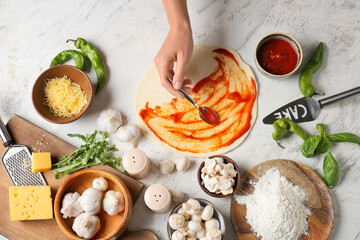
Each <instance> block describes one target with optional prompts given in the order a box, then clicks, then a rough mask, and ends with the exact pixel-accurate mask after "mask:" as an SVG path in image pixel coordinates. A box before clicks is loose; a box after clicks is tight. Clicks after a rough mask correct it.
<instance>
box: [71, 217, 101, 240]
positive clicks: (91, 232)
mask: <svg viewBox="0 0 360 240" xmlns="http://www.w3.org/2000/svg"><path fill="white" fill-rule="evenodd" d="M72 229H73V230H74V231H75V233H76V234H77V235H78V236H79V237H81V238H85V239H89V238H92V237H94V236H95V234H96V233H97V232H98V231H99V230H100V219H99V217H98V216H96V215H91V214H88V213H81V214H80V215H79V216H77V217H76V218H75V220H74V223H73V225H72Z"/></svg>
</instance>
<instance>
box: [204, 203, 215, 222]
mask: <svg viewBox="0 0 360 240" xmlns="http://www.w3.org/2000/svg"><path fill="white" fill-rule="evenodd" d="M213 214H214V208H213V207H212V206H211V205H207V206H206V207H205V208H204V210H203V212H202V214H201V218H202V219H203V220H205V221H208V220H210V219H211V218H212V216H213Z"/></svg>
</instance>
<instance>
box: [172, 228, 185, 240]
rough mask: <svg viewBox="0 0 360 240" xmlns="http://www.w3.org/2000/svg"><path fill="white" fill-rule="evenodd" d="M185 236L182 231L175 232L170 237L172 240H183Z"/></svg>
mask: <svg viewBox="0 0 360 240" xmlns="http://www.w3.org/2000/svg"><path fill="white" fill-rule="evenodd" d="M186 236H187V233H186V232H185V231H184V230H176V231H175V232H173V234H172V235H171V239H172V240H185V239H186Z"/></svg>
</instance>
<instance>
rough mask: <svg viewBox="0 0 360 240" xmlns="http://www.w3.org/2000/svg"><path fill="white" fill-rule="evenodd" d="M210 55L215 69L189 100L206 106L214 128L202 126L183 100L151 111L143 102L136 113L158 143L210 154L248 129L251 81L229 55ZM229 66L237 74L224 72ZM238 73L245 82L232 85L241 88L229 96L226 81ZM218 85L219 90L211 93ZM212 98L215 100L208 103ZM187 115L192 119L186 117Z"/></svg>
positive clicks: (252, 95)
mask: <svg viewBox="0 0 360 240" xmlns="http://www.w3.org/2000/svg"><path fill="white" fill-rule="evenodd" d="M214 52H216V53H218V54H219V55H220V56H219V57H214V59H215V60H216V61H217V62H218V66H217V67H216V68H215V69H214V72H212V73H211V74H210V75H209V76H207V77H205V78H203V79H202V80H200V81H199V82H198V83H197V84H196V85H195V86H194V87H193V89H192V90H193V93H192V94H191V96H192V97H193V98H194V99H195V100H196V101H200V100H201V101H202V104H201V105H202V106H208V107H209V108H211V110H214V111H215V112H216V114H217V115H218V116H219V118H220V122H219V123H218V124H217V125H209V124H206V123H203V121H202V120H201V119H200V117H199V112H198V110H197V109H196V108H195V107H194V106H192V105H191V104H190V103H189V102H188V101H187V100H186V99H183V100H180V99H177V98H173V99H172V100H171V101H170V102H169V103H163V104H162V105H160V106H154V107H152V108H151V107H149V102H147V103H146V105H145V106H144V108H143V109H141V110H140V112H139V115H140V117H141V118H142V120H143V121H144V123H145V124H146V125H147V126H148V128H149V129H150V130H151V131H152V132H153V133H154V135H155V136H156V137H157V138H158V139H159V140H160V141H162V142H164V143H166V144H168V145H169V146H171V147H173V148H175V149H177V150H179V151H183V152H191V153H203V152H214V151H216V150H219V149H220V148H223V147H226V146H229V145H231V144H232V143H233V142H235V141H236V140H237V139H239V138H240V137H242V136H243V135H244V134H245V133H246V132H247V131H248V130H249V129H250V127H251V120H252V110H253V107H254V104H255V101H256V96H257V90H256V83H255V81H254V80H253V79H251V80H250V81H249V80H248V79H247V77H246V74H245V72H244V70H243V69H241V68H240V66H239V63H238V62H237V61H236V58H235V57H234V56H233V55H232V54H231V53H230V52H229V51H227V50H225V49H216V50H214ZM229 59H231V60H229ZM230 62H233V63H235V66H233V67H232V69H233V70H237V71H230V72H227V71H226V69H227V64H230ZM240 71H241V72H242V73H243V74H244V76H245V77H246V78H244V79H243V78H241V80H238V82H237V83H236V84H239V85H241V88H239V90H238V91H231V92H230V79H233V74H239V72H240ZM218 85H221V86H223V87H221V89H218V90H216V91H215V89H217V86H218ZM202 90H206V91H203V92H202ZM223 90H225V91H223ZM214 98H215V99H217V100H216V101H212V100H213V99H214ZM188 106H190V107H188ZM189 113H190V116H193V117H189V115H188V114H189ZM203 114H209V116H207V118H209V120H210V121H214V122H215V121H216V122H217V121H218V119H217V117H216V116H214V115H213V114H211V112H210V111H204V112H203ZM186 116H187V117H186ZM154 120H155V121H154ZM159 125H160V127H159ZM157 129H159V130H157ZM203 133H204V134H203ZM225 136H226V137H225ZM182 143H188V144H187V145H183V144H182Z"/></svg>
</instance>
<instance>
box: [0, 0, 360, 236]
mask: <svg viewBox="0 0 360 240" xmlns="http://www.w3.org/2000/svg"><path fill="white" fill-rule="evenodd" d="M189 11H190V15H191V20H192V26H193V32H194V41H195V43H197V44H211V45H225V46H229V47H232V48H234V49H236V50H237V51H238V52H239V53H240V55H241V56H242V58H243V59H244V61H245V62H247V63H248V64H250V65H251V66H252V67H253V68H255V64H254V56H253V55H254V49H255V46H256V44H257V42H258V41H259V40H260V39H261V38H262V37H263V36H264V35H266V34H268V33H271V32H278V31H280V32H285V33H288V34H290V35H293V36H294V37H295V38H296V39H297V40H298V41H299V43H300V44H301V46H302V48H303V52H304V60H305V61H306V60H308V59H309V57H310V55H311V53H312V51H313V49H315V47H316V46H317V44H318V42H319V41H323V42H324V43H325V46H326V48H325V59H324V64H323V67H322V68H321V69H320V70H319V72H318V73H316V76H315V78H314V84H315V85H316V86H317V87H318V88H319V89H321V90H323V91H324V92H325V93H326V94H327V95H328V96H329V95H331V94H335V93H338V92H340V91H343V90H347V89H350V88H353V87H356V86H357V85H359V82H360V81H359V76H360V68H359V60H358V55H359V51H360V14H359V12H360V3H359V1H358V0H342V1H339V0H329V1H320V0H304V1H291V0H289V1H286V0H277V1H260V0H252V1H251V0H241V1H238V0H224V1H216V0H209V1H194V0H193V1H190V0H189ZM167 30H168V25H167V19H166V17H165V14H164V10H163V6H162V3H161V1H159V0H143V1H135V0H132V1H129V0H111V1H110V0H109V1H95V0H93V1H85V0H81V1H70V0H66V1H55V0H50V1H40V0H39V1H25V0H23V1H10V0H8V1H6V0H5V1H4V0H1V1H0V53H1V58H0V72H1V78H0V86H1V88H0V116H1V117H2V118H3V120H4V121H5V122H6V121H7V120H8V119H9V117H10V116H11V114H12V113H16V114H18V115H20V116H22V117H24V118H26V119H28V120H30V121H31V122H33V123H35V124H37V125H39V126H41V127H43V128H44V129H46V130H48V131H50V132H52V133H54V134H55V135H57V136H59V137H61V138H63V139H65V140H67V141H69V142H70V143H72V144H75V145H77V146H78V145H79V142H78V141H76V140H73V139H69V138H68V137H67V136H66V134H67V133H70V132H80V133H89V132H93V131H94V130H95V129H96V122H95V120H96V117H97V115H98V114H99V112H100V111H101V110H102V109H104V108H108V107H116V108H118V109H120V111H121V112H122V113H123V114H124V115H125V116H126V122H128V123H135V113H134V111H133V104H134V96H135V90H136V86H137V82H138V81H139V79H140V78H141V76H142V74H143V73H144V72H145V70H146V69H147V68H148V67H149V65H150V64H151V63H152V61H153V58H154V56H155V55H156V53H157V51H158V49H159V48H160V46H161V44H162V41H163V39H164V38H165V36H166V33H167ZM78 36H81V37H84V38H86V39H87V40H89V41H90V42H92V43H93V44H94V45H95V46H96V47H97V48H98V49H99V50H100V51H101V53H102V54H103V55H104V57H105V60H106V64H107V67H108V69H109V82H108V84H107V85H106V87H105V89H104V90H103V91H102V92H101V94H100V95H99V96H96V97H95V99H94V102H93V104H92V106H91V108H90V110H89V112H88V113H87V114H86V115H85V116H84V117H83V118H82V119H80V120H78V121H76V122H74V123H70V124H67V125H55V124H52V123H49V122H46V121H45V120H43V119H42V118H40V117H39V116H38V115H37V114H36V112H35V110H34V108H33V106H32V103H31V89H32V85H33V83H34V81H35V79H36V77H37V76H38V75H39V74H40V73H41V72H42V71H43V70H45V69H46V68H47V67H48V65H49V64H50V61H51V60H52V58H53V57H54V56H55V55H56V54H57V53H59V52H60V51H62V50H64V49H67V48H73V46H72V45H71V44H70V43H69V44H66V43H65V40H66V39H68V38H76V37H78ZM254 71H255V73H256V75H257V78H258V83H259V89H258V90H259V115H258V120H257V121H256V123H255V126H254V128H253V130H252V131H251V133H250V135H249V136H248V138H247V139H246V140H245V142H244V143H243V144H242V145H241V146H240V147H238V148H237V149H235V150H234V151H232V152H230V153H228V154H227V155H228V156H229V157H232V158H233V159H234V160H235V161H236V162H237V164H238V165H239V167H240V168H241V169H242V171H245V170H246V169H248V168H250V167H252V166H253V165H255V164H257V163H259V162H262V161H265V160H268V159H275V158H284V159H291V160H295V161H298V162H301V163H303V164H305V165H307V166H309V167H311V168H313V169H315V170H321V166H322V158H323V157H314V158H311V159H306V158H305V157H303V156H302V155H301V153H300V151H299V146H300V144H301V141H300V139H299V138H298V137H296V136H291V137H289V138H288V139H287V140H284V141H282V143H283V145H285V146H286V149H285V150H282V149H280V148H278V147H277V145H276V143H275V142H274V141H273V140H272V138H271V133H272V131H273V129H272V127H271V126H268V125H264V124H263V123H262V119H263V117H265V116H266V115H267V114H268V113H270V112H271V111H273V110H275V109H276V108H277V107H279V106H282V105H283V104H285V103H287V102H289V101H291V100H294V99H296V98H298V97H300V96H301V95H300V92H299V89H298V86H297V79H298V76H299V75H298V74H296V75H294V76H293V77H291V78H289V79H285V80H270V79H267V78H266V77H264V76H262V75H260V74H259V72H258V71H257V70H256V69H254ZM90 77H91V79H92V80H94V81H95V80H96V78H95V74H94V72H91V73H90ZM316 98H318V97H316ZM359 101H360V97H359V96H358V97H353V98H351V99H347V100H344V101H342V102H340V103H337V104H334V105H331V106H328V107H326V108H325V109H323V110H322V112H321V113H320V116H319V118H318V120H316V121H315V122H311V123H305V124H302V126H303V127H304V128H305V129H306V130H308V131H309V132H311V133H315V131H316V130H315V124H316V123H318V122H322V123H325V124H326V125H327V126H328V129H329V132H330V133H335V132H342V131H349V132H354V133H357V134H360V120H359V119H360V118H359V114H360V111H359ZM117 145H118V147H119V148H120V154H122V153H123V152H124V151H125V150H126V149H127V148H129V146H127V145H124V144H120V143H117ZM138 147H139V148H141V149H142V150H144V151H145V152H146V154H147V155H148V156H149V158H150V159H151V160H152V161H153V163H158V162H159V161H160V160H162V159H165V158H169V157H171V156H172V154H171V153H168V152H166V151H164V150H163V149H160V148H159V147H158V146H156V145H154V144H153V143H152V142H150V141H149V140H147V139H145V138H143V139H141V141H140V143H139V145H138ZM331 151H332V152H333V154H334V156H335V157H336V158H337V159H338V162H339V165H340V166H341V179H340V184H339V185H338V186H337V187H336V188H335V189H334V190H331V194H332V196H333V199H334V204H335V213H336V218H335V225H334V229H333V232H332V235H331V239H342V240H346V239H360V231H359V226H360V208H359V205H360V194H359V193H360V190H359V189H360V159H359V156H360V154H359V153H360V149H359V146H357V145H354V144H337V145H334V146H333V147H332V148H331ZM199 163H200V160H198V161H197V162H195V161H193V164H192V166H191V168H190V170H189V171H187V172H185V173H179V172H175V173H173V174H171V175H169V176H166V177H164V176H162V175H161V174H160V172H159V170H157V169H156V167H154V166H153V168H152V172H151V174H150V176H149V177H148V178H147V179H145V180H144V181H143V182H144V183H145V184H146V185H147V186H148V185H150V184H153V183H161V184H164V185H165V186H167V187H168V188H169V189H170V190H172V191H175V190H177V191H183V192H186V194H187V196H189V197H203V198H206V199H208V200H210V201H212V202H213V203H214V204H215V205H216V206H218V207H219V208H220V210H221V211H222V212H223V214H224V216H225V217H226V224H227V225H226V229H227V231H226V232H227V233H226V238H225V239H229V240H232V239H235V238H236V237H235V234H234V230H233V228H232V225H231V220H230V198H225V199H213V198H210V197H208V196H207V195H205V194H204V193H203V192H202V191H201V190H200V188H199V186H198V185H197V180H196V171H197V166H198V164H199ZM154 165H155V164H154ZM167 216H168V214H162V215H159V214H154V213H152V212H150V211H149V210H148V209H147V208H146V207H145V205H144V202H143V199H142V198H140V199H139V200H138V202H137V203H136V205H135V208H134V215H133V218H132V220H131V222H130V225H129V228H130V229H131V230H139V229H150V230H152V231H153V232H154V233H155V234H156V235H157V236H158V237H159V238H160V239H166V238H167V237H166V219H167Z"/></svg>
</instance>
